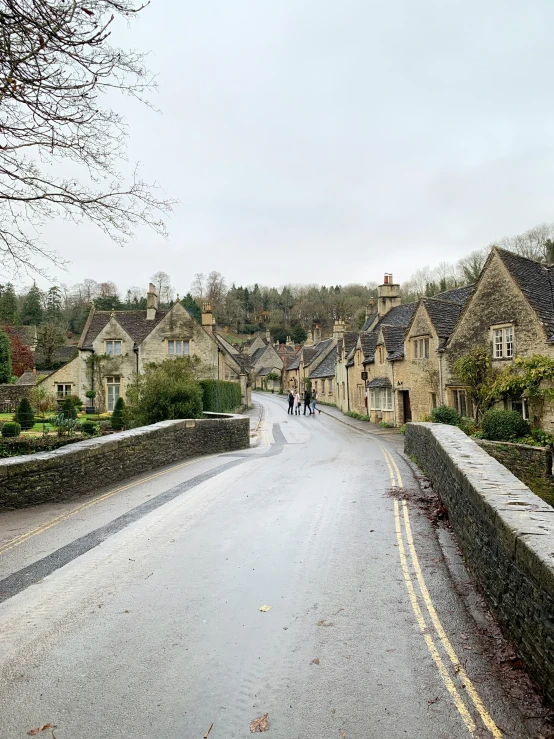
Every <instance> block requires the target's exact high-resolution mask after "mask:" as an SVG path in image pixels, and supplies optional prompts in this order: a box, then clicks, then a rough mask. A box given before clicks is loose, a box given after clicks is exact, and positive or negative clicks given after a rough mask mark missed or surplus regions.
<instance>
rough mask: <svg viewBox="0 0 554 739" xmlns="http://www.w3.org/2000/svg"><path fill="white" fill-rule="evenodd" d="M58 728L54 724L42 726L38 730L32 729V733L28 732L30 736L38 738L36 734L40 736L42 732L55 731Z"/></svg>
mask: <svg viewBox="0 0 554 739" xmlns="http://www.w3.org/2000/svg"><path fill="white" fill-rule="evenodd" d="M55 728H56V727H55V726H54V724H43V725H42V726H39V727H38V729H31V731H28V732H27V734H28V735H29V736H36V734H40V732H41V731H45V730H46V729H55Z"/></svg>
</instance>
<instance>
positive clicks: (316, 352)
mask: <svg viewBox="0 0 554 739" xmlns="http://www.w3.org/2000/svg"><path fill="white" fill-rule="evenodd" d="M332 343H333V339H325V340H324V341H318V343H317V344H315V346H313V347H309V348H311V349H312V350H313V351H312V352H309V359H308V360H306V357H304V365H305V366H308V365H310V364H312V362H313V361H314V360H316V359H317V358H318V357H320V356H321V355H322V354H323V352H324V351H325V350H326V349H328V348H329V347H330V346H331V344H332Z"/></svg>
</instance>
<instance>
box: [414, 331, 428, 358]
mask: <svg viewBox="0 0 554 739" xmlns="http://www.w3.org/2000/svg"><path fill="white" fill-rule="evenodd" d="M411 341H412V346H413V351H412V354H413V358H414V359H429V357H430V356H431V337H430V336H417V337H413V338H412V339H411Z"/></svg>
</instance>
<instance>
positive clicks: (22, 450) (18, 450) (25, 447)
mask: <svg viewBox="0 0 554 739" xmlns="http://www.w3.org/2000/svg"><path fill="white" fill-rule="evenodd" d="M82 440H83V439H82V437H81V436H64V437H61V438H60V437H57V436H36V437H32V436H27V437H18V438H16V439H2V441H0V458H2V457H19V456H20V455H22V454H36V453H37V452H51V451H53V450H54V449H59V448H60V447H61V446H65V445H66V444H74V443H75V442H76V441H82Z"/></svg>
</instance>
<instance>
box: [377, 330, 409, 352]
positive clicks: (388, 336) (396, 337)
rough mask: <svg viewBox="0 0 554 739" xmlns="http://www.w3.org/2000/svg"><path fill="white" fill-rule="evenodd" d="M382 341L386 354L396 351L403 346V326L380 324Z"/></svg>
mask: <svg viewBox="0 0 554 739" xmlns="http://www.w3.org/2000/svg"><path fill="white" fill-rule="evenodd" d="M381 330H382V332H383V341H384V342H385V349H386V350H387V354H388V355H391V354H394V353H395V352H397V351H398V349H399V348H401V347H402V349H403V348H404V332H405V330H406V329H405V327H404V326H387V325H385V326H382V327H381Z"/></svg>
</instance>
